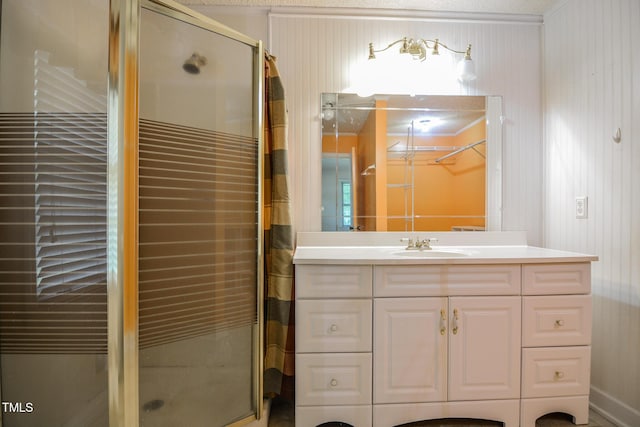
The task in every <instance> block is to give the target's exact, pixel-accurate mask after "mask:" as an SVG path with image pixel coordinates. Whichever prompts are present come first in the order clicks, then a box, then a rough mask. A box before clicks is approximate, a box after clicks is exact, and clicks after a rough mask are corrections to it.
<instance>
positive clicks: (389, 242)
mask: <svg viewBox="0 0 640 427" xmlns="http://www.w3.org/2000/svg"><path fill="white" fill-rule="evenodd" d="M418 234H419V235H418ZM406 237H412V238H414V239H422V238H436V239H438V241H437V242H436V243H434V244H432V249H430V250H429V249H425V250H416V249H411V250H407V249H405V247H406V244H404V245H403V243H401V242H400V239H401V238H406ZM597 259H598V257H597V256H594V255H588V254H582V253H576V252H568V251H561V250H556V249H547V248H541V247H536V246H529V245H527V244H526V236H525V235H524V234H523V233H519V232H489V233H487V232H466V233H465V232H451V233H447V232H438V233H396V232H393V233H362V232H360V233H299V234H298V246H297V248H296V251H295V255H294V259H293V262H294V264H379V265H382V264H395V265H398V264H529V263H550V262H551V263H554V262H557V263H568V262H588V261H596V260H597Z"/></svg>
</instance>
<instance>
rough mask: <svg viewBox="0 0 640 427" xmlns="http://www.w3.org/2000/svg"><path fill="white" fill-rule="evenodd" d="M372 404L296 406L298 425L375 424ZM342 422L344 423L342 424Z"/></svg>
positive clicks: (305, 426)
mask: <svg viewBox="0 0 640 427" xmlns="http://www.w3.org/2000/svg"><path fill="white" fill-rule="evenodd" d="M371 415H372V414H371V405H362V406H296V418H295V420H296V427H317V426H320V425H325V424H326V423H334V424H330V425H344V426H345V427H346V426H347V425H352V426H356V427H360V426H363V427H364V426H370V425H373V422H372V420H371ZM340 423H342V424H340Z"/></svg>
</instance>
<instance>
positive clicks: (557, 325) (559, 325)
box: [553, 319, 564, 328]
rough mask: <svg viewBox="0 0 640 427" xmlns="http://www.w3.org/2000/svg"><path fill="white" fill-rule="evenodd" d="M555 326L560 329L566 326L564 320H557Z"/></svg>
mask: <svg viewBox="0 0 640 427" xmlns="http://www.w3.org/2000/svg"><path fill="white" fill-rule="evenodd" d="M553 326H554V327H556V328H560V327H562V326H564V320H562V319H558V320H556V321H555V323H554V324H553Z"/></svg>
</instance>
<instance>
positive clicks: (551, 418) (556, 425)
mask: <svg viewBox="0 0 640 427" xmlns="http://www.w3.org/2000/svg"><path fill="white" fill-rule="evenodd" d="M501 425H502V423H491V422H482V423H473V422H465V421H464V420H448V421H442V420H439V421H426V422H421V423H415V424H413V426H412V427H494V426H501ZM569 426H574V424H573V423H572V422H571V417H569V416H567V415H565V414H551V415H547V416H544V417H542V418H540V419H539V420H538V422H537V423H536V427H569ZM583 426H589V427H617V426H616V425H615V424H613V423H611V422H609V421H607V420H606V419H605V418H604V417H602V416H601V415H599V414H598V413H597V412H594V411H589V424H586V425H584V424H583ZM269 427H295V416H294V407H293V404H291V403H290V402H278V401H276V402H273V403H272V405H271V416H270V417H269ZM356 427H359V426H356Z"/></svg>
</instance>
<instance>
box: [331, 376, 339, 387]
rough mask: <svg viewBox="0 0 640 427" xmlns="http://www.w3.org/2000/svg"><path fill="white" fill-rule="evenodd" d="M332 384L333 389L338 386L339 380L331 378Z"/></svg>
mask: <svg viewBox="0 0 640 427" xmlns="http://www.w3.org/2000/svg"><path fill="white" fill-rule="evenodd" d="M330 384H331V387H335V386H337V385H338V380H337V379H335V378H331V383H330Z"/></svg>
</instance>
